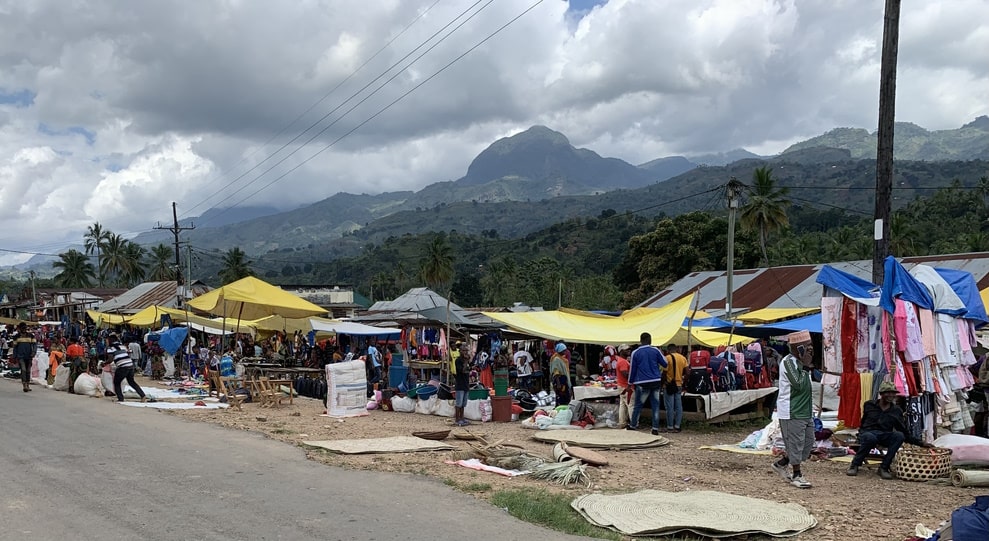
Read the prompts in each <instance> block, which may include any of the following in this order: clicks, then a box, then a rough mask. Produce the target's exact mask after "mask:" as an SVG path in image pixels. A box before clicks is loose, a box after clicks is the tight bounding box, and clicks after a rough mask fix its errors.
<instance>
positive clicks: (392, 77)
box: [213, 0, 542, 217]
mask: <svg viewBox="0 0 989 541" xmlns="http://www.w3.org/2000/svg"><path fill="white" fill-rule="evenodd" d="M481 2H485V0H477V1H476V2H474V3H473V4H471V6H470V7H469V8H467V9H466V10H464V12H462V13H461V14H460V15H457V17H455V18H454V19H452V20H451V21H450V22H449V23H447V24H446V25H445V26H443V27H442V28H441V29H440V30H437V31H436V33H434V34H433V35H432V36H430V37H429V38H428V39H426V40H425V41H423V42H422V43H420V44H419V45H418V46H417V47H416V48H415V49H412V50H411V51H409V53H408V54H406V55H405V56H403V57H402V58H401V59H399V60H398V61H397V62H395V63H394V64H392V65H391V66H390V67H389V68H388V69H386V70H385V71H383V72H382V73H381V74H379V75H378V76H377V77H375V78H374V79H372V80H371V81H369V82H368V83H367V84H366V85H364V86H363V87H361V88H360V89H359V90H357V91H356V92H354V93H353V94H352V95H351V96H350V97H349V98H347V99H346V100H344V101H342V102H340V104H338V105H337V106H336V107H334V108H333V109H332V110H330V111H329V112H328V113H326V114H325V115H323V116H322V117H320V118H319V120H317V121H316V122H314V123H312V124H311V125H310V126H309V127H308V128H306V129H305V130H303V131H302V133H300V134H298V135H296V136H295V137H293V138H292V139H291V140H290V141H288V142H287V143H285V145H283V147H282V148H284V147H286V146H288V145H290V144H292V143H293V142H295V141H297V140H299V138H301V137H302V136H303V135H305V134H306V133H307V132H308V131H309V130H311V129H313V128H314V127H316V126H317V125H319V124H320V123H321V122H323V121H324V120H326V119H327V118H328V117H329V116H330V115H332V114H333V113H335V112H337V111H338V110H340V108H342V107H343V106H344V105H346V104H347V103H349V102H350V101H351V100H353V99H354V98H356V97H357V96H359V95H360V94H361V93H362V92H364V91H365V90H367V89H368V88H369V87H371V86H372V85H373V84H374V83H375V82H377V81H379V80H381V78H382V77H384V76H385V75H387V74H388V73H389V72H390V71H392V70H393V69H394V68H395V67H396V66H398V65H399V64H401V63H402V62H404V61H405V60H406V59H408V58H409V57H410V56H412V54H414V53H415V52H416V51H418V50H419V49H421V48H422V47H423V46H425V45H426V44H427V43H429V42H430V41H431V40H432V39H433V38H434V37H436V36H437V35H439V34H440V33H441V32H443V31H444V30H446V29H447V28H449V26H450V25H451V24H453V23H454V22H455V21H457V20H458V19H460V18H461V17H463V15H464V14H465V13H467V12H468V11H470V10H471V9H473V8H474V7H475V6H477V5H478V4H480V3H481ZM492 2H494V0H487V1H486V3H485V4H484V5H483V6H481V7H480V8H479V9H477V11H475V12H474V13H471V14H470V15H469V16H468V17H467V18H466V19H464V20H463V21H461V22H460V23H459V24H457V25H456V26H455V27H454V28H453V29H452V30H450V31H449V32H447V33H446V34H445V35H444V36H442V37H441V38H440V39H439V40H438V41H436V43H433V44H432V45H430V46H429V47H428V48H427V49H426V50H425V51H423V52H422V53H421V54H420V55H418V56H416V57H415V58H413V59H412V61H411V62H409V63H408V64H407V65H405V66H404V67H402V69H400V70H398V71H396V72H395V73H394V74H393V75H392V76H391V77H389V78H388V79H386V80H385V81H384V82H383V83H382V84H380V85H378V87H377V88H375V89H374V90H372V91H371V92H370V93H369V94H368V95H366V96H364V97H363V98H362V99H361V100H360V101H358V102H356V103H354V104H353V106H351V107H350V108H349V109H347V110H346V111H344V112H343V114H341V115H340V116H338V117H337V118H336V119H335V120H333V121H332V122H330V123H329V124H327V125H326V126H324V127H323V129H321V130H319V131H318V132H316V133H315V134H313V135H312V137H310V138H309V139H306V140H305V141H304V142H303V143H302V144H300V145H298V146H297V147H296V148H295V150H293V151H292V152H289V153H288V154H286V155H285V156H283V157H282V158H281V159H279V160H278V161H276V162H275V163H274V164H273V165H272V166H271V167H268V168H267V169H265V170H264V171H262V172H261V173H260V174H258V175H257V176H256V177H254V179H252V180H251V181H249V182H248V183H246V184H244V185H243V186H241V187H239V188H237V189H236V190H234V191H233V192H231V193H230V194H229V195H227V196H226V197H224V198H223V199H221V200H220V201H218V202H216V203H213V206H216V205H220V204H223V203H225V202H226V201H228V200H230V199H231V198H233V197H234V196H235V195H237V194H238V193H240V192H241V191H243V190H245V189H246V188H248V187H249V186H251V185H252V184H254V183H255V182H257V181H258V180H260V179H261V177H263V176H264V175H266V174H268V173H269V172H270V171H271V170H272V169H274V168H276V167H278V166H279V165H281V164H282V163H284V162H285V161H286V160H288V159H289V158H291V157H292V156H294V155H295V154H296V153H298V152H299V151H301V150H302V149H303V148H305V147H306V145H308V144H309V143H311V142H312V141H314V140H315V139H316V138H318V137H319V136H321V135H323V134H324V133H325V132H326V130H328V129H330V128H331V127H333V126H335V125H336V124H337V122H339V121H341V120H343V119H344V118H345V117H346V116H347V115H348V114H350V113H351V112H352V111H353V110H354V109H356V108H357V107H359V106H360V105H362V104H363V103H364V102H366V101H367V100H369V99H370V98H372V97H373V96H374V95H375V94H377V93H378V92H380V91H381V89H382V88H384V87H385V86H387V85H388V83H390V82H392V81H393V80H395V79H396V78H397V77H398V76H399V75H402V74H403V73H404V72H405V70H407V69H408V68H410V67H411V66H413V65H415V63H416V62H418V61H419V60H420V59H422V57H424V56H426V55H427V54H429V53H430V52H431V51H432V50H433V49H435V48H436V47H438V46H439V45H440V44H441V43H443V42H444V41H446V39H447V38H449V37H450V36H451V35H453V33H455V32H456V31H457V30H459V29H460V28H461V27H463V26H464V25H465V24H467V23H468V22H470V20H471V19H473V18H474V17H476V16H477V15H478V14H479V13H481V12H482V11H484V9H485V8H487V7H488V6H490V5H491V4H492ZM540 2H542V0H540ZM499 31H500V30H499ZM489 37H490V36H489ZM475 48H477V46H475V47H473V48H471V49H469V50H468V52H470V51H472V50H474V49H475ZM463 56H464V55H461V57H458V59H459V58H462V57H463ZM446 67H449V65H448V66H446ZM443 69H446V68H445V67H444V68H443ZM443 69H441V70H440V72H441V71H443ZM437 73H439V72H437ZM435 75H436V74H434V75H433V76H435ZM433 76H430V77H429V78H427V79H426V80H424V81H423V82H422V83H420V84H418V85H416V86H414V87H412V89H411V90H409V91H408V92H406V93H405V94H402V96H400V97H399V100H401V99H402V98H404V97H405V96H407V95H408V94H410V93H411V92H412V91H414V90H416V89H418V88H419V87H420V86H422V85H423V84H424V83H426V82H428V81H429V80H430V79H432V77H433ZM399 100H396V101H394V102H392V103H391V104H389V105H387V106H386V107H385V108H384V109H382V110H380V111H378V112H377V113H375V114H374V115H372V116H371V117H370V118H368V119H367V120H365V121H363V122H361V123H360V124H358V125H357V126H356V127H354V128H353V129H351V130H350V131H348V132H346V133H344V134H343V135H342V136H340V137H338V138H337V139H336V140H334V141H333V142H332V143H330V144H329V145H327V146H325V147H323V148H322V149H321V150H319V151H317V152H316V153H315V154H313V155H312V156H310V157H308V158H306V159H304V160H302V161H301V162H300V163H298V164H297V165H296V166H294V167H292V168H290V169H289V170H288V171H286V172H285V173H284V174H281V175H279V176H278V177H276V178H275V179H274V180H273V181H271V182H269V183H268V184H265V185H264V186H263V187H262V188H261V189H259V190H257V191H255V192H252V193H251V194H250V195H248V196H247V197H245V198H242V199H240V200H239V201H237V202H236V203H234V204H233V205H231V206H230V207H228V208H227V209H225V210H223V211H221V212H219V213H217V214H216V216H215V217H219V216H222V215H223V214H225V213H226V212H229V210H230V209H231V208H234V207H236V206H237V205H239V204H241V203H243V202H244V201H247V200H248V199H250V198H251V197H254V196H255V195H257V194H258V193H259V192H260V191H262V190H264V189H266V188H268V187H269V186H271V185H272V184H274V183H275V182H277V181H279V180H281V179H283V178H285V177H286V176H287V175H288V174H289V173H292V172H294V171H296V170H297V169H299V168H300V167H302V166H303V165H305V164H306V163H308V162H309V161H310V160H312V159H314V158H315V157H316V156H319V155H320V154H322V153H323V151H325V150H326V149H328V148H330V147H331V146H333V145H335V144H336V143H337V142H339V141H340V140H342V139H343V138H345V137H347V136H348V135H350V134H351V133H353V132H354V131H356V130H357V129H358V128H360V127H361V126H363V125H365V124H367V123H368V122H370V121H371V120H372V119H374V118H375V117H376V116H378V115H379V114H381V113H382V112H384V110H387V109H388V108H390V107H391V106H392V105H394V104H395V103H397V102H398V101H399ZM279 150H281V149H279ZM275 154H277V152H276V153H273V154H272V155H270V156H268V157H267V158H265V159H264V160H262V161H261V162H260V163H258V164H257V165H256V166H254V167H252V168H251V169H249V170H247V171H245V172H244V173H242V174H241V175H239V176H238V177H237V178H235V179H234V180H233V181H231V183H230V184H233V182H236V181H238V180H240V179H242V178H244V177H245V176H247V174H248V173H250V172H251V171H254V170H255V169H257V168H258V167H260V166H261V164H263V163H264V162H266V161H267V160H268V159H270V158H272V157H274V155H275Z"/></svg>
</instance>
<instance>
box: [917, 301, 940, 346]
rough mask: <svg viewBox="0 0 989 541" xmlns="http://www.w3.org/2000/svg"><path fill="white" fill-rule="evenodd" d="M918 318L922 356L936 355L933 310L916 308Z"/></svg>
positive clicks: (935, 329) (935, 326)
mask: <svg viewBox="0 0 989 541" xmlns="http://www.w3.org/2000/svg"><path fill="white" fill-rule="evenodd" d="M917 317H918V319H920V344H921V346H922V347H923V349H924V357H930V356H931V355H937V325H935V324H934V312H932V311H930V310H928V309H926V308H920V307H918V308H917Z"/></svg>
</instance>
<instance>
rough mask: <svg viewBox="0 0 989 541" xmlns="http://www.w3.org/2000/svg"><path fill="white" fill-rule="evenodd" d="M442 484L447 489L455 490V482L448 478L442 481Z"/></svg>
mask: <svg viewBox="0 0 989 541" xmlns="http://www.w3.org/2000/svg"><path fill="white" fill-rule="evenodd" d="M443 484H444V485H446V486H448V487H453V488H457V481H456V480H454V479H451V478H449V477H447V478H446V479H444V480H443Z"/></svg>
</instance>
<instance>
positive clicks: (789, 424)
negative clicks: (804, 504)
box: [772, 331, 814, 488]
mask: <svg viewBox="0 0 989 541" xmlns="http://www.w3.org/2000/svg"><path fill="white" fill-rule="evenodd" d="M787 341H788V342H789V343H790V353H789V355H787V356H786V357H783V360H782V361H780V382H779V395H778V398H777V399H776V418H777V419H779V423H780V431H781V432H782V433H783V447H784V449H785V451H786V454H785V455H783V457H781V458H780V459H779V460H777V461H776V462H774V463H773V465H772V466H773V471H775V472H776V473H778V474H779V475H780V477H782V478H783V479H786V480H788V481H789V482H790V484H791V485H793V486H795V487H797V488H810V487H811V484H810V481H808V480H807V479H806V478H805V477H804V475H803V472H802V471H801V470H800V464H801V463H803V462H804V461H805V460H807V459H808V458H810V453H811V451H813V450H814V420H813V419H812V415H811V413H812V411H811V403H812V400H811V394H812V391H811V385H810V369H811V368H812V366H813V360H814V346H812V345H811V341H810V333H809V332H807V331H800V332H795V333H793V334H791V335H789V336H788V337H787ZM787 466H790V467H792V468H793V474H792V475H788V474H787V471H786V467H787Z"/></svg>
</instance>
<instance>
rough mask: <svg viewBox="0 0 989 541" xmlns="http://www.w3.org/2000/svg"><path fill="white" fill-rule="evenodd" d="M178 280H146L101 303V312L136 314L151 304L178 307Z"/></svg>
mask: <svg viewBox="0 0 989 541" xmlns="http://www.w3.org/2000/svg"><path fill="white" fill-rule="evenodd" d="M178 295H179V288H178V284H177V283H176V282H144V283H143V284H140V285H138V286H135V287H134V288H132V289H129V290H127V291H126V292H124V293H122V294H121V295H118V296H116V297H114V298H112V299H110V300H109V301H107V302H105V303H103V304H101V305H100V311H101V312H107V313H114V314H136V313H138V312H140V311H141V310H144V309H145V308H147V307H149V306H154V305H157V306H164V307H166V308H177V307H178Z"/></svg>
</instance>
